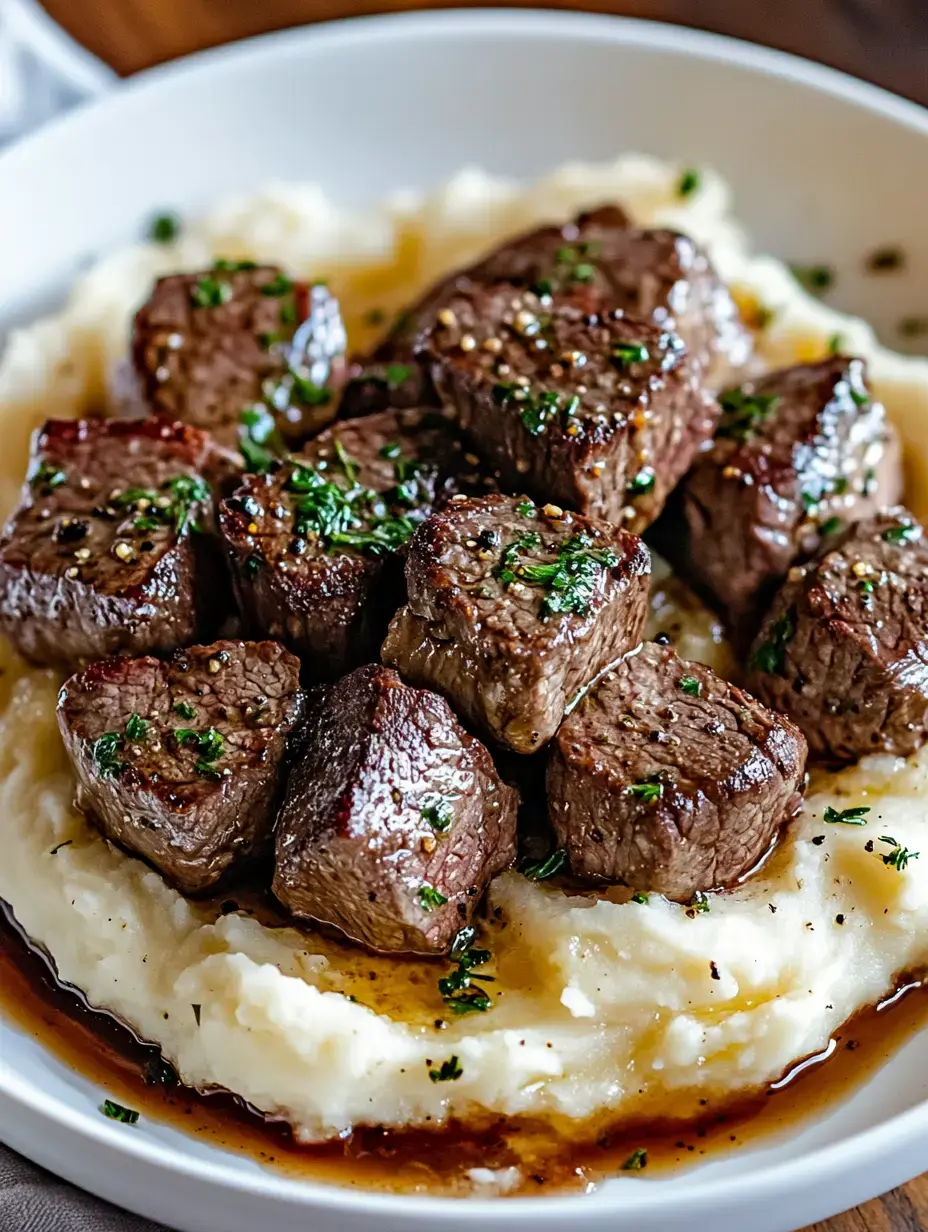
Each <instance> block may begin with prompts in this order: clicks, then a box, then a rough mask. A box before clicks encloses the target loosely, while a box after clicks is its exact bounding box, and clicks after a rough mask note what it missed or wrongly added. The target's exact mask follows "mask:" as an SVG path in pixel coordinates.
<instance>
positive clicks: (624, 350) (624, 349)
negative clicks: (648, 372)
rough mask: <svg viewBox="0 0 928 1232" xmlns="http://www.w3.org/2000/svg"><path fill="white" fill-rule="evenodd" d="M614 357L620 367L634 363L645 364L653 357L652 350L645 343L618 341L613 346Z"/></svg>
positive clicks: (627, 366)
mask: <svg viewBox="0 0 928 1232" xmlns="http://www.w3.org/2000/svg"><path fill="white" fill-rule="evenodd" d="M612 358H613V360H614V361H615V363H616V364H617V365H618V367H620V368H630V367H631V365H632V364H644V363H647V361H648V360H649V359H650V358H651V352H650V351H649V350H648V348H647V347H646V346H645V345H644V343H633V342H618V343H616V345H615V346H614V347H613V348H612Z"/></svg>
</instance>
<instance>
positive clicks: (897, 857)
mask: <svg viewBox="0 0 928 1232" xmlns="http://www.w3.org/2000/svg"><path fill="white" fill-rule="evenodd" d="M880 842H881V843H886V844H887V845H888V846H889V847H891V848H892V850H891V851H878V852H877V855H878V856H879V857H880V859H881V860H882V861H883V863H884V864H885V865H886V866H887V867H888V868H894V869H896V870H897V872H900V873H901V872H902V871H903V870H904V869H905V867H906V865H907V864H908V862H909V861H910V860H917V859H918V852H917V851H909V849H908V847H903V846H902V844H901V843H899V842H897V841H896V839H894V838H890V837H889V835H888V834H883V835H881V836H880Z"/></svg>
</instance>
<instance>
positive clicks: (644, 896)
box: [630, 890, 648, 905]
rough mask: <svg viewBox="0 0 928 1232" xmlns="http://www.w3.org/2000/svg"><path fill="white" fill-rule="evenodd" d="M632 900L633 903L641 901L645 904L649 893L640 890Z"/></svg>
mask: <svg viewBox="0 0 928 1232" xmlns="http://www.w3.org/2000/svg"><path fill="white" fill-rule="evenodd" d="M630 901H631V902H633V903H641V904H642V905H643V904H644V903H646V902H648V896H647V894H645V893H643V892H642V891H641V890H638V891H637V893H635V894H633V895H632V896H631V899H630Z"/></svg>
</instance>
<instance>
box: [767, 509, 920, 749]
mask: <svg viewBox="0 0 928 1232" xmlns="http://www.w3.org/2000/svg"><path fill="white" fill-rule="evenodd" d="M750 667H751V675H750V678H749V683H750V685H751V687H752V688H753V689H754V690H755V691H756V692H757V695H758V696H759V697H761V698H763V699H764V701H766V702H767V703H768V705H771V706H775V707H776V708H777V709H778V710H784V711H786V713H787V714H789V715H790V717H791V718H792V719H793V720H794V721H795V722H796V723H797V724H798V725H799V726H800V727H801V728H802V730H803V731H804V732H805V734H806V738H807V740H808V741H809V747H810V748H811V749H812V750H813V752H815V753H818V754H821V755H823V756H826V757H829V758H832V759H834V760H836V761H856V760H857V759H858V758H861V757H864V756H866V755H867V754H868V753H891V754H894V755H896V756H901V757H907V756H908V755H909V754H910V753H914V752H915V750H916V749H917V748H919V747H920V746H921V745H922V744H923V743H924V742H925V738H926V735H928V540H926V538H925V535H924V533H923V531H922V528H921V526H919V525H918V523H917V522H916V521H915V519H914V518H913V517H912V516H911V514H909V513H908V512H907V511H906V510H905V509H902V508H895V509H889V510H884V511H883V512H881V513H879V514H878V515H877V516H876V517H874V518H872V519H870V520H869V521H866V522H860V523H858V524H857V525H856V526H852V527H850V528H849V529H848V530H847V531H846V532H845V534H844V535H843V536H842V537H841V538H840V539H838V540H837V541H836V542H834V543H832V544H831V545H829V547H828V548H827V549H824V548H823V549H822V550H821V551H820V552H819V554H818V555H817V556H816V557H815V559H813V560H812V561H810V562H808V563H807V564H804V565H802V566H797V567H796V568H795V569H793V570H791V571H790V574H789V579H788V581H787V582H786V584H785V585H784V586H783V588H782V589H781V590H780V592H779V594H778V595H777V597H776V599H775V600H774V603H773V607H772V608H771V609H770V612H769V613H768V615H767V617H766V619H765V621H764V623H763V625H762V626H761V629H760V632H759V633H758V635H757V639H756V641H755V643H754V646H753V649H752V653H751V659H750Z"/></svg>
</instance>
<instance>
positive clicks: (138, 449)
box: [0, 419, 213, 668]
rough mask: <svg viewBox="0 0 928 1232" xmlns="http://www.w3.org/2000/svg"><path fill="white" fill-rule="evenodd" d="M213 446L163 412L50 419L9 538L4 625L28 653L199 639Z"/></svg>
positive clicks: (57, 654) (85, 652)
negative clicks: (199, 587) (199, 534)
mask: <svg viewBox="0 0 928 1232" xmlns="http://www.w3.org/2000/svg"><path fill="white" fill-rule="evenodd" d="M208 448H209V441H208V438H207V436H206V434H205V433H203V432H198V431H197V430H196V429H195V428H188V427H185V426H184V425H183V424H169V423H165V422H162V421H158V420H144V421H115V420H110V421H104V420H98V419H87V420H70V419H67V420H66V419H50V420H49V421H48V422H47V423H46V424H45V426H44V427H43V428H42V429H41V430H40V431H39V432H38V433H37V434H36V436H35V438H34V439H33V445H32V457H31V460H30V463H29V471H28V474H27V478H26V484H25V487H24V489H23V493H22V498H21V500H20V504H19V507H18V508H17V509H16V511H15V512H14V513H13V515H12V517H11V518H10V519H9V521H8V522H7V524H6V526H5V528H4V531H3V537H2V540H0V629H2V630H3V632H4V633H5V634H6V636H7V637H8V638H9V639H10V641H11V642H12V643H13V645H14V646H15V647H16V649H17V650H18V651H19V652H20V654H22V655H24V656H25V657H26V658H27V659H30V660H32V662H34V663H40V664H49V665H54V666H58V667H70V668H74V667H75V666H77V665H79V664H81V663H83V662H86V661H88V660H90V659H99V658H102V657H103V656H105V655H110V654H119V653H128V654H140V653H145V652H146V651H166V650H171V649H173V648H174V647H175V646H181V645H183V644H184V643H185V642H190V641H192V640H193V639H194V637H195V635H196V630H197V602H196V591H195V585H194V582H195V573H196V572H197V568H198V566H199V565H201V564H202V562H203V557H202V555H201V553H200V551H199V549H197V548H195V544H194V540H193V534H194V531H195V530H196V529H198V528H200V527H203V526H206V525H209V524H211V523H212V516H213V514H212V497H211V494H210V490H209V487H208V486H207V484H206V483H205V481H204V480H203V479H202V477H201V476H200V473H199V469H200V467H201V466H202V465H203V464H204V462H205V460H206V457H207V453H208Z"/></svg>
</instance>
